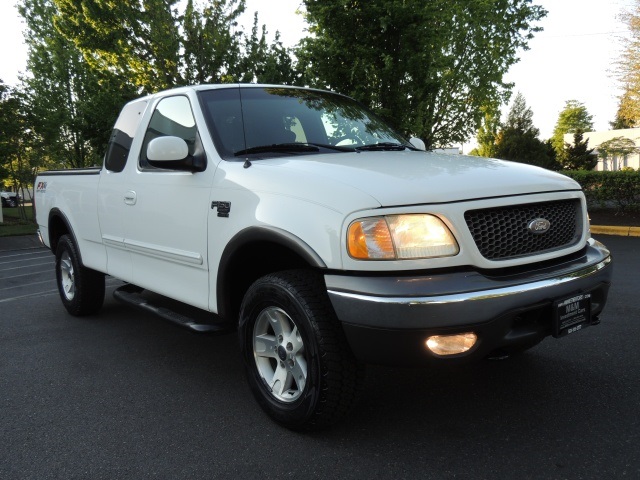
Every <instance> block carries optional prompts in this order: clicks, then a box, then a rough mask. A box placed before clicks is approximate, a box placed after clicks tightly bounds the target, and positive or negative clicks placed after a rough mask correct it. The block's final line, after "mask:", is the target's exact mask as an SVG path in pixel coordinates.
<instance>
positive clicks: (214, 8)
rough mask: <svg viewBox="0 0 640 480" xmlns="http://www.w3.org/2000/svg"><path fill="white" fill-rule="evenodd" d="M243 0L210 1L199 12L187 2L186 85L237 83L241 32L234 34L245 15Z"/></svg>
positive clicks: (191, 2)
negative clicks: (234, 28) (235, 78)
mask: <svg viewBox="0 0 640 480" xmlns="http://www.w3.org/2000/svg"><path fill="white" fill-rule="evenodd" d="M244 10H245V3H244V0H242V1H241V2H240V3H238V1H237V0H231V1H230V2H228V3H227V2H211V3H210V4H209V5H207V6H206V7H204V8H203V9H202V11H199V10H198V9H197V8H195V7H194V6H193V0H189V1H188V2H187V6H186V9H185V13H184V17H183V20H182V30H183V40H182V42H183V47H184V53H183V65H182V68H181V70H182V73H183V79H184V83H185V84H187V85H188V84H199V83H224V82H230V81H233V80H234V75H235V73H236V72H235V71H234V68H235V66H236V65H237V64H238V62H239V61H240V57H241V43H242V32H240V31H234V30H233V29H232V27H235V26H237V24H238V22H237V19H238V17H239V16H240V15H241V14H242V13H243V12H244Z"/></svg>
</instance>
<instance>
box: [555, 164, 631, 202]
mask: <svg viewBox="0 0 640 480" xmlns="http://www.w3.org/2000/svg"><path fill="white" fill-rule="evenodd" d="M562 173H563V174H565V175H567V176H569V177H571V178H573V179H574V180H575V181H576V182H578V183H579V184H580V186H581V187H582V190H583V191H584V193H585V196H586V197H587V203H588V204H589V206H590V207H601V208H611V207H613V208H616V209H617V210H618V211H625V210H631V209H638V208H640V171H637V170H624V171H616V172H596V171H587V170H576V171H564V172H562Z"/></svg>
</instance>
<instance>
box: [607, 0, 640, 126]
mask: <svg viewBox="0 0 640 480" xmlns="http://www.w3.org/2000/svg"><path fill="white" fill-rule="evenodd" d="M633 3H634V4H635V5H633V6H632V7H631V10H629V11H626V12H624V13H623V15H621V20H622V22H623V23H625V24H626V25H627V30H628V35H624V36H623V37H622V42H623V49H622V54H621V55H620V58H619V59H618V61H617V62H616V63H617V65H616V66H617V68H616V72H615V73H616V75H617V77H618V79H619V81H620V83H621V85H622V87H623V88H622V90H623V93H622V95H620V97H619V99H618V110H617V112H616V118H615V119H614V121H613V122H612V125H613V128H634V127H637V126H639V125H640V0H635V1H634V2H633Z"/></svg>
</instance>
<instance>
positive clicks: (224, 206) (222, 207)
mask: <svg viewBox="0 0 640 480" xmlns="http://www.w3.org/2000/svg"><path fill="white" fill-rule="evenodd" d="M214 208H217V209H218V216H219V217H228V216H229V212H230V211H231V202H211V209H214Z"/></svg>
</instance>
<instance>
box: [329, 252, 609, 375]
mask: <svg viewBox="0 0 640 480" xmlns="http://www.w3.org/2000/svg"><path fill="white" fill-rule="evenodd" d="M611 276H612V266H611V257H610V254H609V251H608V250H607V249H606V248H605V247H604V246H603V245H601V244H599V243H598V242H590V244H589V245H588V246H587V247H586V248H585V250H584V251H583V252H582V254H581V255H577V256H576V255H574V256H571V257H570V259H564V260H561V261H559V262H558V263H557V264H555V265H546V266H545V268H539V269H537V270H535V271H533V272H531V273H530V274H526V273H523V272H519V273H518V274H510V275H503V276H500V277H489V276H487V275H485V274H483V273H481V272H476V271H466V272H448V273H440V274H438V273H437V272H434V273H432V274H424V275H422V276H416V275H411V276H398V275H395V276H347V275H326V276H325V281H326V284H327V289H328V292H329V298H330V299H331V303H332V304H333V307H334V309H335V311H336V314H337V316H338V318H339V319H340V320H341V321H342V324H343V328H344V330H345V334H346V336H347V339H348V341H349V344H350V346H351V348H352V350H353V352H354V354H355V356H356V358H358V359H359V360H361V361H363V362H366V363H375V364H383V365H403V366H421V365H428V364H433V363H442V362H449V363H455V362H466V361H472V360H477V359H480V358H484V357H486V356H490V355H492V354H494V353H495V352H505V353H510V352H515V351H521V350H524V349H526V348H527V347H528V346H532V345H535V344H537V343H538V342H539V341H541V340H542V339H543V338H544V337H546V336H549V335H552V334H553V331H554V329H553V318H554V308H556V307H555V302H557V301H558V300H561V299H564V298H569V297H571V296H572V295H580V294H585V295H586V296H587V297H588V298H589V307H590V314H589V318H588V321H587V322H585V325H586V324H596V323H598V322H599V320H598V315H599V314H600V312H601V311H602V309H603V308H604V306H605V303H606V300H607V294H608V291H609V286H610V284H611ZM467 332H473V333H475V334H476V335H477V342H476V344H475V345H474V346H473V348H471V349H470V350H468V351H467V352H465V353H461V354H456V355H451V356H438V355H435V354H434V353H432V352H431V351H429V349H428V348H427V347H426V344H425V342H426V340H427V339H428V338H429V337H430V336H433V335H452V334H456V333H467Z"/></svg>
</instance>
